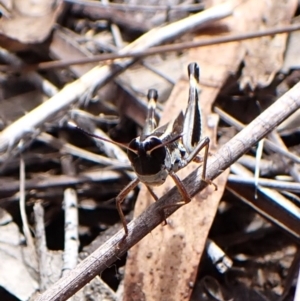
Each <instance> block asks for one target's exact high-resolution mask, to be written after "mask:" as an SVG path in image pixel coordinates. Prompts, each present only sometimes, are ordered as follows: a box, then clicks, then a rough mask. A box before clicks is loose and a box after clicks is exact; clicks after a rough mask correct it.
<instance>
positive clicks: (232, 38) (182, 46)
mask: <svg viewBox="0 0 300 301" xmlns="http://www.w3.org/2000/svg"><path fill="white" fill-rule="evenodd" d="M299 29H300V24H298V23H297V24H293V25H288V26H283V27H279V28H270V29H266V30H262V31H255V32H247V33H242V34H235V35H229V36H225V37H218V38H213V39H207V40H200V41H196V42H183V43H173V44H169V45H164V46H157V47H152V48H151V49H148V50H142V51H131V52H127V53H120V52H119V53H107V54H99V55H95V56H93V57H91V58H81V59H73V60H64V61H51V62H44V63H39V64H37V65H27V66H23V67H22V70H26V68H28V69H29V70H35V69H38V70H46V69H52V68H62V67H68V66H70V65H80V64H87V63H93V62H103V61H108V60H116V59H121V58H142V57H146V56H150V55H154V54H162V53H166V52H174V51H182V50H187V49H192V48H197V47H204V46H210V45H216V44H222V43H230V42H237V41H243V40H249V39H255V38H260V37H264V36H270V35H275V34H280V33H289V32H293V31H297V30H299ZM7 69H9V70H11V69H12V67H11V66H9V67H7V66H0V70H7ZM13 70H14V68H13Z"/></svg>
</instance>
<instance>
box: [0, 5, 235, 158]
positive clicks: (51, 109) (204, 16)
mask: <svg viewBox="0 0 300 301" xmlns="http://www.w3.org/2000/svg"><path fill="white" fill-rule="evenodd" d="M233 9H234V7H233V6H232V4H230V3H223V4H221V5H218V6H215V7H212V8H209V9H207V10H205V11H203V12H201V13H198V14H195V15H193V16H190V17H188V18H185V19H182V20H180V21H178V22H174V23H171V24H168V25H166V26H164V27H160V28H156V29H153V30H151V31H149V32H148V33H146V34H144V35H143V36H141V37H140V38H139V39H137V40H136V41H134V42H133V43H131V44H130V45H128V46H126V47H125V48H123V49H122V50H121V51H120V53H121V54H126V53H129V52H132V51H143V50H145V49H148V48H149V47H152V46H155V45H159V44H161V43H164V42H166V41H167V40H170V39H174V38H176V37H179V36H181V35H183V34H185V33H186V32H187V31H189V30H193V29H195V28H196V27H199V26H204V25H208V24H210V23H212V22H214V21H216V20H219V19H222V18H225V17H227V16H229V15H231V14H232V12H233ZM135 61H136V60H135V59H126V60H118V61H115V62H114V63H113V64H111V65H106V66H102V67H99V66H97V67H95V68H93V69H92V70H91V71H89V72H87V73H86V74H84V75H83V76H82V77H81V78H79V79H78V80H76V81H75V82H73V83H71V84H68V85H66V86H65V87H64V88H63V89H62V90H61V91H60V92H59V93H57V94H56V95H55V96H53V97H52V98H50V99H49V100H48V101H46V102H44V103H43V104H41V105H40V106H38V107H37V108H35V109H34V110H32V111H31V112H29V113H28V114H26V115H25V116H23V117H22V118H20V119H18V120H17V121H16V122H14V123H12V124H11V125H9V126H8V127H7V128H5V129H4V130H3V131H2V132H1V133H0V154H1V153H2V152H6V154H5V155H3V158H4V159H7V157H8V158H9V157H10V156H11V155H12V154H11V152H10V150H11V149H12V148H13V147H14V146H15V145H16V144H17V143H18V142H19V141H20V140H21V139H22V138H24V137H26V135H27V136H28V135H30V134H32V133H33V132H35V131H37V130H39V129H40V127H42V126H43V124H44V123H45V122H46V121H48V120H50V119H51V118H53V117H55V116H57V115H58V114H59V113H61V114H62V112H63V111H64V110H67V108H68V107H69V106H70V105H72V104H73V103H75V102H76V101H77V100H78V99H79V98H81V97H83V95H87V94H91V93H92V92H93V91H94V90H96V89H97V88H99V87H100V86H103V85H104V84H105V83H106V82H108V81H109V80H110V79H111V78H112V77H113V76H115V75H117V74H119V73H121V72H122V71H124V69H125V68H127V67H129V66H131V65H132V64H133V63H134V62H135ZM3 158H2V160H3Z"/></svg>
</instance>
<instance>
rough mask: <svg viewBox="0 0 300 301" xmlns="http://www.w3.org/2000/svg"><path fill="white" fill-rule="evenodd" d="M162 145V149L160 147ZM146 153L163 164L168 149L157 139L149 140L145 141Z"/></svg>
mask: <svg viewBox="0 0 300 301" xmlns="http://www.w3.org/2000/svg"><path fill="white" fill-rule="evenodd" d="M160 145H161V147H159V146H160ZM144 147H145V151H146V153H147V154H148V155H149V156H151V157H152V158H154V159H155V160H156V161H158V162H161V163H163V162H164V160H165V157H166V149H165V147H164V146H163V144H162V142H161V140H160V139H158V138H156V137H151V138H148V139H147V141H145V145H144Z"/></svg>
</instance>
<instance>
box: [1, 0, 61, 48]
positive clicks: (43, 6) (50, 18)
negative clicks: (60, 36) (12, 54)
mask: <svg viewBox="0 0 300 301" xmlns="http://www.w3.org/2000/svg"><path fill="white" fill-rule="evenodd" d="M61 8H62V1H57V0H52V1H48V0H44V1H30V0H14V1H11V2H10V4H9V6H8V15H7V14H5V15H4V16H3V18H2V19H1V20H0V46H1V47H3V48H6V49H9V50H11V51H17V50H23V49H25V48H26V47H27V46H28V44H34V43H40V42H42V41H44V40H45V39H46V38H47V37H48V35H49V34H50V32H51V29H52V27H53V24H54V22H55V21H56V18H57V16H58V15H59V13H60V11H61Z"/></svg>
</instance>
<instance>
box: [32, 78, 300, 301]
mask: <svg viewBox="0 0 300 301" xmlns="http://www.w3.org/2000/svg"><path fill="white" fill-rule="evenodd" d="M299 108H300V83H299V84H297V85H296V86H294V87H293V88H292V89H291V90H289V91H288V92H287V93H285V94H284V95H283V96H282V97H280V98H279V99H278V100H277V101H276V102H275V103H274V104H273V105H272V106H270V107H269V108H268V109H266V110H265V111H264V112H263V113H262V114H261V115H259V116H258V117H257V118H256V119H255V120H253V121H252V122H251V123H250V124H249V125H248V126H247V127H246V128H244V129H243V130H242V131H241V132H240V133H238V134H237V135H236V136H235V137H233V138H232V139H231V140H230V141H229V142H227V143H226V144H225V145H223V146H222V147H221V148H220V149H219V150H218V152H217V153H216V154H215V155H213V156H212V157H211V158H209V160H208V164H207V169H206V177H207V179H211V180H213V179H214V178H216V177H217V176H218V175H219V174H221V173H222V172H223V171H224V170H225V169H227V168H228V167H229V166H230V165H231V164H232V163H233V162H235V161H236V160H237V159H238V158H239V157H241V156H242V155H243V154H244V153H246V152H247V151H248V150H249V149H250V148H251V147H252V146H253V145H255V144H256V143H258V141H259V140H261V139H262V138H263V137H265V136H266V135H267V134H268V133H269V132H270V131H271V130H272V129H274V127H276V126H277V125H278V124H280V123H281V122H282V121H283V120H284V119H286V118H287V117H288V116H290V115H291V114H292V113H293V112H295V111H296V110H297V109H299ZM201 175H202V170H201V168H197V169H196V170H195V171H194V172H192V173H191V174H190V175H189V176H188V177H187V178H185V180H184V181H183V183H184V185H185V187H186V189H187V191H188V193H189V195H190V196H194V195H195V194H196V193H198V192H199V191H201V190H202V189H203V188H204V187H205V186H206V185H207V184H206V183H204V182H203V181H201ZM179 200H180V195H179V192H178V190H177V189H176V187H174V188H172V189H171V190H170V191H169V192H168V193H166V194H165V195H164V196H163V197H162V198H161V199H160V200H158V201H157V202H155V203H153V204H152V205H151V206H149V207H148V208H147V209H146V210H145V211H144V212H143V213H142V214H141V215H140V216H138V217H137V218H136V219H134V220H133V221H132V222H131V223H129V224H128V230H129V233H128V236H127V237H126V238H125V239H124V232H123V230H121V231H119V232H118V233H117V234H116V235H114V236H113V237H112V238H111V239H109V240H108V241H107V242H106V243H105V244H104V245H102V246H101V247H99V248H98V249H97V250H96V251H95V252H94V253H92V254H91V255H90V256H89V257H87V258H86V259H85V260H84V261H82V262H81V263H80V264H79V265H78V266H77V267H76V268H75V269H74V270H72V271H71V272H70V273H69V274H68V275H67V276H66V277H63V278H62V279H60V280H59V281H58V282H57V283H56V284H54V285H53V286H52V287H51V288H50V289H49V290H48V291H46V292H45V293H43V294H42V295H41V296H40V297H39V298H38V300H39V301H46V300H47V301H58V300H60V301H62V300H66V299H68V298H69V297H70V296H72V295H73V294H74V293H75V292H76V291H78V290H79V289H80V288H81V287H83V286H84V285H85V284H86V283H87V282H89V281H90V280H91V279H93V278H94V277H95V276H96V275H98V274H99V273H101V272H102V271H103V270H104V269H106V268H107V267H108V266H110V265H111V264H113V262H114V261H116V260H117V259H119V258H120V257H121V256H122V255H123V254H124V253H125V252H126V251H127V250H128V249H129V248H131V247H132V246H133V245H134V244H136V243H137V242H138V241H140V240H141V239H142V238H143V237H144V236H146V235H147V234H148V233H149V232H150V231H152V230H153V229H154V228H155V227H157V226H158V225H160V224H161V222H162V220H163V216H162V215H161V209H162V208H166V207H168V208H169V209H168V211H167V212H166V214H167V215H170V214H172V213H173V212H175V211H176V210H177V209H178V207H175V206H172V205H174V204H176V203H178V201H179ZM187 206H188V205H187Z"/></svg>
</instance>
